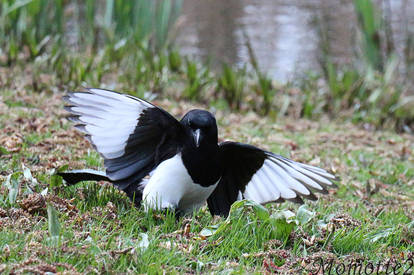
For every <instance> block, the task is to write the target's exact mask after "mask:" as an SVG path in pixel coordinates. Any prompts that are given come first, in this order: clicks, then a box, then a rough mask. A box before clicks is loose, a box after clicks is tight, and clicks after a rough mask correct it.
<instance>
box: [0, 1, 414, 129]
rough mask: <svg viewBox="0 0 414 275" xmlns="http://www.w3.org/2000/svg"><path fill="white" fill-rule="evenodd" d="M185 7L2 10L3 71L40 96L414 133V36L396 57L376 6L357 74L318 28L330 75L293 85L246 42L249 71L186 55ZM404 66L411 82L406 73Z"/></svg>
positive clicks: (367, 17) (360, 7) (26, 5)
mask: <svg viewBox="0 0 414 275" xmlns="http://www.w3.org/2000/svg"><path fill="white" fill-rule="evenodd" d="M181 2H182V1H180V0H169V1H147V0H134V1H128V2H127V3H123V2H119V1H113V0H105V1H102V2H99V1H96V0H91V1H87V3H86V4H84V3H78V2H73V3H72V2H68V1H47V0H20V1H2V2H1V3H0V37H1V39H0V46H1V47H0V48H1V49H2V50H1V51H0V64H1V65H3V66H4V67H5V68H7V73H10V72H13V71H14V70H16V72H17V73H20V72H21V71H23V70H24V69H26V71H25V74H26V77H28V78H31V82H30V83H28V85H29V86H30V87H31V89H33V90H35V91H38V92H41V91H45V90H46V91H47V90H50V87H51V86H54V87H59V89H74V88H77V87H79V86H101V87H106V88H117V89H119V90H123V91H128V92H129V93H131V94H135V95H138V96H141V97H146V98H148V99H152V98H155V97H160V98H176V99H182V98H185V99H190V100H193V101H197V102H203V103H209V104H211V105H215V106H217V108H231V109H233V110H237V111H254V112H256V113H258V114H261V115H263V116H272V117H277V116H284V115H289V116H294V117H298V118H301V117H305V118H312V119H313V118H319V117H321V116H322V115H323V114H328V115H329V116H331V117H338V116H342V117H343V118H345V119H348V120H351V121H354V122H356V123H361V122H363V123H368V124H370V125H372V127H377V128H381V127H385V128H394V129H397V130H398V131H406V132H410V131H411V132H412V131H413V130H412V128H413V123H414V113H413V111H412V110H414V100H413V95H412V89H411V86H412V85H411V82H410V81H411V79H410V78H409V77H407V76H409V75H410V74H411V73H412V71H410V68H411V67H412V64H411V62H412V58H411V55H412V54H411V52H412V51H413V45H414V44H413V43H411V41H412V39H411V38H412V35H411V34H409V33H407V37H408V39H407V41H406V42H405V44H406V45H404V48H405V51H404V53H405V54H403V55H402V57H397V55H396V54H395V47H394V46H393V45H394V43H393V42H392V38H391V37H390V34H389V32H388V31H387V30H389V26H390V22H389V20H386V19H387V18H384V17H385V13H384V12H382V11H381V10H380V9H379V8H378V7H377V5H375V3H374V2H373V1H371V0H369V1H366V0H355V1H354V2H353V4H354V8H355V14H356V17H357V19H358V23H359V24H358V30H356V34H355V35H356V37H357V38H358V39H355V41H356V42H355V44H354V45H353V46H354V48H355V53H356V54H355V57H354V60H353V62H352V65H350V66H347V67H338V65H336V64H335V63H334V62H333V61H332V60H334V57H333V56H331V51H330V40H329V39H328V37H327V31H326V30H325V29H324V28H323V26H320V28H319V29H320V31H319V40H320V41H321V45H320V47H321V48H322V49H323V53H324V54H323V56H322V58H321V67H322V73H321V74H318V73H315V72H311V73H307V74H305V75H303V76H299V77H298V78H297V79H296V80H295V81H294V82H292V83H286V84H280V83H276V82H275V81H273V80H272V79H271V78H269V77H268V76H267V75H266V73H265V72H262V71H261V70H260V64H258V61H257V59H256V57H255V53H254V49H253V48H252V47H251V43H250V40H249V37H248V36H247V35H246V34H244V36H243V37H244V40H245V44H246V47H247V49H248V55H249V57H250V64H249V65H250V66H247V65H246V66H245V67H244V68H233V67H231V66H229V65H228V64H223V67H222V71H219V72H217V71H216V72H212V71H210V69H209V67H208V66H206V65H205V64H199V63H198V62H195V61H194V60H192V59H191V58H188V57H186V56H182V55H181V54H179V51H178V50H177V49H175V48H174V46H173V43H172V42H173V40H174V34H175V32H176V29H175V23H176V22H177V21H179V20H178V18H179V12H180V7H181V4H182V3H181ZM384 2H387V1H384ZM101 4H102V5H101ZM45 11H48V12H47V13H46V12H45ZM48 22H53V23H52V24H49V23H48ZM81 30H82V31H81ZM407 31H408V30H407ZM21 49H25V50H21ZM383 49H386V51H384V50H383ZM361 61H363V62H361ZM403 63H404V64H405V67H406V69H405V73H402V71H401V70H400V67H401V66H400V65H399V64H403ZM247 67H251V68H252V70H247V69H246V68H247ZM3 82H4V83H3V84H4V86H5V87H12V86H13V85H14V83H15V82H13V81H12V79H11V78H7V77H5V78H4V80H3ZM51 84H52V85H51ZM177 87H179V89H177ZM148 91H151V92H148ZM17 104H19V103H17Z"/></svg>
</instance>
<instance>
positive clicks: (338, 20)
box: [176, 0, 414, 82]
mask: <svg viewBox="0 0 414 275" xmlns="http://www.w3.org/2000/svg"><path fill="white" fill-rule="evenodd" d="M377 2H378V7H380V8H382V9H383V11H384V12H385V13H384V14H386V15H387V16H388V18H390V22H391V26H392V28H391V29H392V37H393V39H394V44H395V46H396V49H397V53H398V54H399V55H404V46H405V44H406V39H407V35H406V34H407V33H408V31H407V30H409V29H411V33H414V0H381V1H377ZM356 22H357V20H356V16H355V12H354V8H353V4H352V0H183V6H182V17H181V18H180V20H179V23H178V24H179V34H178V37H177V41H176V42H177V44H178V45H179V46H180V49H181V51H182V52H183V53H184V54H188V55H192V56H196V57H198V58H200V59H203V60H210V61H211V62H212V64H213V66H215V67H220V63H221V62H227V63H230V64H234V65H236V66H240V67H242V66H244V65H245V64H247V63H249V55H248V51H247V47H246V43H245V41H246V39H245V36H244V33H245V34H247V37H248V38H249V40H250V43H251V45H252V48H253V49H254V52H255V55H256V57H257V60H258V63H259V66H260V67H261V69H262V70H263V71H265V72H267V73H268V74H269V75H270V76H271V77H273V78H274V79H276V80H279V81H281V82H286V81H288V80H289V79H291V78H292V77H294V74H295V73H301V72H305V71H307V70H320V66H319V61H318V60H319V59H320V57H321V55H322V54H323V53H322V51H321V48H322V47H321V38H320V37H321V35H320V31H319V30H320V29H323V30H324V31H323V33H324V34H325V35H326V37H327V38H328V39H329V41H330V47H331V53H332V55H333V56H334V60H335V62H337V63H339V64H346V63H349V62H352V57H353V56H354V52H355V50H356V46H355V45H356V43H355V41H356V39H357V35H356V33H357V32H356ZM321 27H322V28H321Z"/></svg>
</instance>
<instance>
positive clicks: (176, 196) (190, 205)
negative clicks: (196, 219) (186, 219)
mask: <svg viewBox="0 0 414 275" xmlns="http://www.w3.org/2000/svg"><path fill="white" fill-rule="evenodd" d="M216 186H217V183H216V184H214V185H211V186H208V187H203V186H201V185H199V184H196V183H194V182H193V180H192V179H191V177H190V175H189V174H188V172H187V169H186V168H185V166H184V164H183V161H182V158H181V154H177V155H176V156H174V157H172V158H170V159H168V160H166V161H163V162H162V163H161V164H160V165H158V167H157V168H156V169H155V170H154V172H153V174H152V176H151V178H150V179H149V181H148V184H147V185H146V186H145V188H144V192H143V198H144V208H145V210H146V211H147V210H148V208H152V209H158V210H160V209H166V208H171V209H179V210H180V211H182V212H184V213H188V212H191V211H193V210H194V209H196V208H198V207H200V206H202V205H203V204H204V202H205V201H206V200H207V198H208V197H209V196H210V195H211V193H212V192H213V191H214V189H215V188H216Z"/></svg>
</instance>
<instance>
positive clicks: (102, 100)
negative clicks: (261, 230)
mask: <svg viewBox="0 0 414 275" xmlns="http://www.w3.org/2000/svg"><path fill="white" fill-rule="evenodd" d="M64 99H65V100H66V102H68V103H69V105H68V106H66V107H65V108H66V110H67V111H69V112H70V113H71V116H70V117H69V119H70V120H72V121H74V122H76V123H77V125H76V126H75V127H76V128H77V129H78V130H80V131H82V132H84V133H85V134H86V138H87V139H88V140H89V141H90V142H91V143H92V144H93V146H94V148H95V149H96V150H97V151H98V152H99V153H100V154H101V155H102V157H103V158H104V165H105V169H106V171H105V172H98V171H90V170H88V171H86V170H75V171H69V172H64V173H60V175H61V176H62V177H63V178H64V179H65V181H66V182H68V183H69V184H74V183H76V182H79V181H83V180H106V181H110V182H112V183H113V184H114V185H115V186H116V187H118V188H119V189H121V190H123V191H125V192H126V193H127V195H128V196H129V197H130V198H131V199H134V200H135V203H136V204H137V205H139V204H141V202H142V200H144V206H145V209H148V208H174V209H175V210H178V211H180V212H190V211H192V210H193V209H195V208H197V207H199V206H201V205H202V204H203V203H204V202H205V201H206V200H207V203H208V207H209V210H210V212H211V214H213V215H224V216H226V215H227V214H228V212H229V210H230V206H231V205H232V203H233V202H235V201H236V200H240V199H251V200H254V201H256V202H258V203H267V202H274V201H283V200H291V201H295V202H299V203H302V202H303V201H302V197H303V198H307V199H311V200H315V199H316V197H315V195H314V194H313V193H312V191H317V192H322V193H326V187H328V186H333V183H332V180H335V177H334V176H333V175H331V174H330V173H328V172H327V171H325V170H323V169H321V168H317V167H313V166H309V165H305V164H301V163H298V162H294V161H292V160H289V159H287V158H284V157H282V156H279V155H275V154H273V153H271V152H267V151H264V150H262V149H260V148H257V147H254V146H252V145H248V144H242V143H237V142H223V143H220V144H219V143H218V129H217V124H216V120H215V118H214V116H213V115H212V114H211V113H209V112H207V111H204V110H192V111H189V112H188V113H187V114H186V115H184V117H183V118H182V119H181V120H180V121H178V120H176V119H175V118H174V117H173V116H171V115H170V114H169V113H168V112H166V111H164V110H163V109H161V108H158V107H156V106H154V105H152V104H151V103H149V102H146V101H144V100H141V99H138V98H135V97H132V96H129V95H123V94H119V93H116V92H112V91H108V90H102V89H88V91H87V92H74V93H69V94H68V95H67V96H65V97H64ZM146 176H150V177H149V179H148V177H147V178H146Z"/></svg>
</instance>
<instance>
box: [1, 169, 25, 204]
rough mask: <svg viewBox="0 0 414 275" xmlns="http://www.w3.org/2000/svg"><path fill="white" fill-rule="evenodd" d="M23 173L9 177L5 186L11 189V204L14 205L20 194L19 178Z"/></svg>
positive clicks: (16, 173)
mask: <svg viewBox="0 0 414 275" xmlns="http://www.w3.org/2000/svg"><path fill="white" fill-rule="evenodd" d="M20 175H21V172H15V173H13V174H10V175H8V176H7V178H6V181H5V182H4V186H5V187H7V189H9V202H10V204H14V203H15V202H16V199H17V195H18V194H19V178H20Z"/></svg>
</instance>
